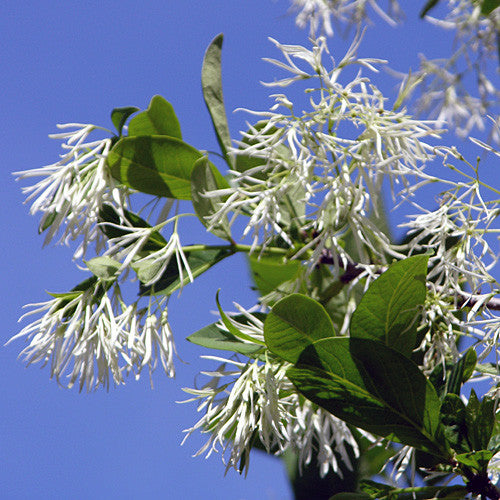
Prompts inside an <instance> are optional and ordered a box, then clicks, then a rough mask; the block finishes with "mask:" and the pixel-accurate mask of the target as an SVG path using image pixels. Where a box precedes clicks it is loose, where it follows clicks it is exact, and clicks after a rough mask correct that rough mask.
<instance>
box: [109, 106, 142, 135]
mask: <svg viewBox="0 0 500 500" xmlns="http://www.w3.org/2000/svg"><path fill="white" fill-rule="evenodd" d="M136 111H139V108H136V107H135V106H126V107H124V108H115V109H113V111H111V121H112V122H113V125H114V126H115V128H116V130H117V131H118V135H119V136H120V137H121V135H122V130H123V126H124V125H125V123H126V121H127V119H128V117H129V116H130V115H132V114H134V113H135V112H136Z"/></svg>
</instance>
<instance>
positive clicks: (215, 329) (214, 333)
mask: <svg viewBox="0 0 500 500" xmlns="http://www.w3.org/2000/svg"><path fill="white" fill-rule="evenodd" d="M253 315H254V316H255V317H257V318H258V319H260V320H261V321H264V319H265V317H266V315H265V314H263V313H253ZM232 319H234V321H237V322H238V323H243V324H245V323H248V318H247V317H246V316H244V315H243V314H237V315H236V316H233V317H232ZM187 340H189V341H190V342H192V343H193V344H197V345H200V346H203V347H206V348H208V349H220V350H223V351H232V352H237V353H239V354H243V355H245V356H251V355H252V354H255V353H257V352H259V351H261V350H262V346H258V345H255V344H253V343H246V342H243V341H242V340H240V339H239V338H238V337H235V336H234V335H233V334H232V333H230V332H228V331H225V330H222V329H221V328H220V326H219V324H218V323H212V324H211V325H207V326H205V327H204V328H202V329H201V330H198V331H197V332H195V333H193V334H191V335H189V337H187Z"/></svg>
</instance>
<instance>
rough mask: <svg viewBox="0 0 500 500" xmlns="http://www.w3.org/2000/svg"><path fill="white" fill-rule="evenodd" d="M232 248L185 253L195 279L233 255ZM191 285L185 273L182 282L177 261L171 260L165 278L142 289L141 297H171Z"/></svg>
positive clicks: (142, 286)
mask: <svg viewBox="0 0 500 500" xmlns="http://www.w3.org/2000/svg"><path fill="white" fill-rule="evenodd" d="M233 253H234V252H233V250H231V248H227V249H211V248H209V249H203V250H191V251H186V252H184V254H185V256H186V259H187V261H188V264H189V267H190V269H191V273H192V275H193V278H196V277H197V276H199V275H200V274H203V273H204V272H205V271H208V270H209V269H210V268H211V267H212V266H214V265H215V264H217V263H218V262H220V261H221V260H222V259H225V258H226V257H229V256H230V255H233ZM188 283H189V277H188V276H187V275H186V273H184V276H183V279H182V281H181V278H180V275H179V268H178V266H177V262H176V259H171V260H170V262H169V263H168V265H167V268H166V270H165V272H164V273H163V276H162V277H161V278H160V279H159V280H158V281H157V282H156V283H154V284H153V285H150V286H144V285H141V287H140V294H141V295H171V294H172V293H174V292H175V291H176V290H179V289H180V288H181V287H183V286H184V285H187V284H188Z"/></svg>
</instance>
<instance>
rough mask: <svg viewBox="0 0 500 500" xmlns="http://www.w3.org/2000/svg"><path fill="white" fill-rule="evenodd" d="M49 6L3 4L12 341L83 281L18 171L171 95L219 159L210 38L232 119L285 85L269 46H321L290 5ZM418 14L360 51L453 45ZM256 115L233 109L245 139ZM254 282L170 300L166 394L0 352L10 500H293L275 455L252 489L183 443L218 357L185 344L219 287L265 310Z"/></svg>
mask: <svg viewBox="0 0 500 500" xmlns="http://www.w3.org/2000/svg"><path fill="white" fill-rule="evenodd" d="M403 3H405V2H403ZM416 3H418V2H416ZM35 5H36V6H34V2H30V1H28V0H15V1H14V0H4V2H3V3H2V8H1V10H0V47H2V49H1V50H0V86H1V87H0V88H1V93H0V104H1V108H0V109H1V113H2V117H1V119H0V149H1V151H2V166H1V170H0V175H1V181H0V193H1V199H2V204H1V206H2V209H3V210H2V212H3V213H2V216H1V217H0V231H1V232H0V234H1V237H0V244H1V255H2V261H1V262H2V274H3V280H2V284H1V285H0V290H1V295H2V304H3V310H2V329H1V333H0V339H1V343H2V344H3V343H4V342H6V341H7V340H8V338H10V337H11V336H12V335H13V334H15V333H17V332H18V331H19V325H18V323H17V319H18V317H19V316H20V315H21V314H22V311H21V308H22V306H23V305H24V304H26V303H31V302H39V301H42V300H45V299H46V297H47V296H46V294H45V292H44V290H49V291H66V290H68V289H70V288H71V287H72V286H74V284H75V283H77V282H79V281H81V279H82V274H81V272H80V271H78V270H77V269H76V268H75V266H74V264H73V263H72V261H71V255H72V252H71V250H70V249H68V248H66V247H54V246H48V247H46V248H44V249H43V250H42V238H41V237H40V236H38V235H37V227H38V221H37V219H36V218H35V217H30V216H29V215H28V206H26V205H23V203H22V202H23V196H22V194H21V191H20V187H21V185H26V183H24V184H21V185H20V184H19V183H16V182H15V181H14V178H13V177H12V176H11V174H10V172H12V171H18V170H24V169H28V168H35V167H38V166H42V165H46V164H50V163H53V162H54V161H56V159H57V155H58V154H59V143H58V142H57V141H51V140H49V139H48V138H47V135H48V134H50V133H53V132H55V131H56V129H55V124H56V123H66V122H80V123H95V124H98V125H103V126H106V127H111V121H110V118H109V115H110V111H111V109H112V108H114V107H118V106H127V105H135V106H138V107H140V108H145V107H147V104H148V102H149V100H150V98H151V97H152V96H153V95H155V94H161V95H163V96H164V97H165V98H166V99H168V100H169V101H170V102H171V103H172V104H173V106H174V108H175V110H176V112H177V115H178V117H179V120H180V123H181V126H182V129H183V136H184V138H185V140H186V141H187V142H189V143H191V144H193V145H195V146H197V147H199V148H201V149H209V150H210V149H212V150H216V149H217V145H216V141H215V137H214V135H213V132H212V128H211V125H210V121H209V117H208V114H207V112H206V110H205V107H204V103H203V99H202V95H201V90H200V69H201V62H202V58H203V53H204V50H205V48H206V46H207V45H208V43H209V42H210V40H211V39H212V38H213V37H214V36H215V35H216V34H218V33H220V32H223V33H224V34H225V42H224V51H223V71H224V88H225V99H226V106H227V109H228V110H229V111H231V110H233V109H235V108H237V107H246V108H251V109H265V108H266V107H267V106H268V105H269V104H270V100H269V99H268V97H267V95H268V93H269V91H268V89H266V88H264V87H262V86H261V85H260V84H259V81H260V80H264V81H266V80H267V81H269V80H272V79H273V78H274V76H280V74H279V73H278V72H277V71H276V70H275V69H273V68H272V67H271V66H270V65H269V64H266V63H265V62H263V61H262V60H261V59H262V57H277V56H278V54H277V51H276V49H274V47H273V46H272V45H271V44H270V43H269V42H268V40H267V37H268V36H273V37H275V38H277V39H278V40H279V41H282V42H284V43H305V40H306V38H307V33H305V32H303V31H300V30H298V29H297V28H296V27H295V26H294V18H293V16H290V15H286V10H287V8H288V5H289V3H288V1H287V0H276V1H272V0H252V1H248V0H216V1H212V2H204V1H199V0H198V1H194V0H182V1H180V2H168V1H167V2H165V1H164V2H161V1H157V0H145V1H143V2H136V1H134V2H133V1H129V0H122V1H120V2H118V1H115V0H106V1H96V0H93V1H84V2H75V1H64V2H63V1H57V0H54V1H50V2H40V3H36V4H35ZM412 8H413V11H410V12H408V14H407V15H408V18H409V19H410V20H411V22H409V23H408V25H407V27H406V28H404V29H399V30H398V31H395V30H393V29H391V28H388V27H387V26H385V25H381V26H382V28H381V29H376V28H374V29H371V30H370V31H369V32H368V34H367V36H366V39H365V43H364V44H363V45H362V48H361V53H362V55H365V56H374V57H385V58H388V59H391V61H392V62H393V64H394V65H395V66H396V67H398V69H404V68H405V67H406V66H408V64H411V61H412V60H413V61H416V54H414V53H413V52H411V53H409V49H407V48H405V47H408V46H410V45H411V44H414V43H415V41H416V40H417V41H418V42H421V43H422V44H423V46H427V49H429V50H436V51H438V49H439V47H442V46H443V45H448V44H449V40H445V39H441V40H436V39H435V38H432V37H433V36H435V35H432V33H433V32H432V31H430V30H428V28H427V27H426V26H425V25H424V24H423V23H421V22H419V21H418V20H416V10H417V7H412ZM438 42H439V43H438ZM330 45H331V50H332V53H333V55H334V56H335V55H336V54H338V56H339V57H341V56H342V55H343V50H344V48H342V47H345V43H344V42H342V40H339V39H337V38H336V39H335V40H334V41H332V43H331V44H330ZM422 48H424V47H422ZM337 49H338V50H339V51H340V53H338V52H337ZM380 78H381V80H380V83H381V86H382V87H383V88H385V89H387V90H390V89H391V88H392V87H393V85H394V81H393V80H391V79H389V78H388V77H387V76H384V75H381V77H380ZM245 118H246V117H245V116H244V115H243V114H242V113H236V114H233V113H229V121H230V128H231V130H232V134H233V137H237V132H238V130H240V129H243V128H244V120H245ZM195 239H196V235H195V234H193V241H194V240H195ZM249 285H250V282H249V279H248V273H247V271H246V268H245V266H244V262H243V260H242V259H239V258H238V257H234V258H232V260H230V261H228V262H225V263H224V264H223V265H222V267H221V268H220V269H219V270H218V271H214V272H211V273H207V275H206V276H204V277H203V278H201V279H200V282H199V283H198V284H197V285H195V286H193V287H186V288H185V290H184V292H183V294H182V296H181V297H180V299H178V300H177V299H175V300H174V301H172V302H171V307H170V309H169V310H170V315H169V316H170V319H171V321H172V326H173V329H174V333H175V334H176V342H177V346H178V351H179V355H180V357H181V358H182V360H183V361H184V362H185V363H183V362H181V361H177V369H178V376H177V378H176V379H175V380H170V379H166V378H165V377H163V376H162V375H161V374H160V372H158V373H157V374H155V376H154V390H151V389H150V385H149V380H148V378H147V376H146V377H143V378H142V379H141V380H140V381H138V382H135V381H133V380H130V381H129V382H128V384H127V385H126V386H122V387H120V388H117V389H112V390H110V392H109V393H106V392H105V391H102V390H101V391H98V392H96V393H92V394H79V393H78V392H77V391H75V390H65V389H62V388H60V387H58V386H57V384H56V383H55V382H54V381H51V380H49V373H48V370H47V369H40V368H39V367H38V366H31V367H29V368H25V367H24V365H23V363H22V362H20V361H18V360H17V359H16V358H17V354H18V352H19V351H20V350H21V349H22V346H23V342H22V341H18V342H15V343H13V344H10V345H9V346H7V347H4V348H1V349H0V380H1V383H0V497H1V498H2V499H25V498H26V499H27V498H30V499H32V498H37V499H67V498H71V499H88V498H98V499H100V498H106V499H113V498H120V499H128V498H169V499H173V500H176V499H180V498H183V499H184V498H185V499H198V498H200V499H204V500H212V499H213V500H216V499H222V500H224V499H241V500H243V499H245V500H254V499H255V500H257V499H259V500H262V499H266V500H288V499H290V498H291V492H290V490H289V488H288V485H287V482H286V477H285V472H284V469H283V467H282V466H281V463H280V462H279V461H278V460H277V459H274V458H272V457H266V456H264V455H261V454H256V455H254V456H253V457H252V463H251V467H250V473H249V475H248V477H247V478H244V477H241V476H239V475H237V474H236V473H235V472H233V471H230V472H229V473H228V474H227V475H226V477H224V467H223V465H222V464H221V461H220V457H219V456H218V455H216V456H212V457H211V458H210V459H208V460H205V459H203V458H192V454H193V453H194V452H195V451H196V450H197V449H198V448H199V446H200V445H201V443H202V442H203V441H202V439H201V438H198V437H193V438H191V439H190V440H188V442H187V443H186V444H185V445H184V446H183V447H180V441H181V439H182V434H181V431H182V429H184V428H186V427H189V426H191V425H192V424H193V423H194V422H195V421H196V419H197V416H196V412H195V407H194V406H193V405H178V404H176V403H175V401H178V400H182V399H184V398H185V395H184V393H183V392H182V391H181V388H182V387H185V386H192V385H193V380H194V376H195V374H196V373H197V372H198V369H197V367H199V366H200V365H199V362H198V356H199V355H200V354H203V353H204V352H203V350H202V349H201V348H197V347H195V346H192V345H189V344H188V343H187V342H185V341H184V337H185V336H187V335H189V334H190V333H192V332H193V331H195V330H197V329H198V328H200V327H202V326H204V325H205V324H207V323H209V322H211V321H212V320H213V317H212V316H211V315H210V313H209V311H210V310H213V309H214V308H215V301H214V296H215V291H216V290H217V289H218V288H222V297H223V299H225V302H226V306H230V300H237V301H238V302H240V303H242V304H244V305H246V306H250V305H252V301H253V300H254V295H253V293H252V292H251V290H250V288H249Z"/></svg>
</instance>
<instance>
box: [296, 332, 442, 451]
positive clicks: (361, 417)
mask: <svg viewBox="0 0 500 500" xmlns="http://www.w3.org/2000/svg"><path fill="white" fill-rule="evenodd" d="M287 375H288V377H289V378H290V380H291V381H292V382H293V383H294V385H295V386H296V387H297V389H298V390H299V391H300V392H301V393H302V394H304V396H305V397H307V398H308V399H310V400H311V401H313V402H314V403H316V404H318V405H319V406H321V407H322V408H324V409H325V410H327V411H329V412H330V413H332V414H334V415H335V416H337V417H339V418H341V419H342V420H344V421H346V422H347V423H348V424H352V425H355V426H357V427H360V428H361V429H365V430H367V431H368V432H372V433H373V434H376V435H379V436H383V437H387V438H389V439H392V440H397V441H399V442H401V443H403V444H408V445H410V446H414V447H416V448H418V449H421V450H423V451H425V452H427V453H431V454H433V455H438V456H447V455H448V451H447V450H446V449H445V448H444V446H442V445H441V443H440V442H439V440H438V439H437V438H436V434H437V431H438V427H439V424H440V422H439V410H440V406H441V401H440V399H439V397H438V396H437V394H436V391H435V390H434V387H433V386H432V384H431V383H430V382H429V381H428V380H427V378H426V377H425V376H424V374H423V373H422V372H421V371H420V370H419V368H418V366H417V365H416V364H415V363H413V361H411V360H410V359H408V358H407V357H405V356H403V355H402V354H401V353H400V352H398V351H396V350H394V349H391V348H389V347H386V346H385V345H383V344H381V343H380V342H378V341H372V340H368V339H357V338H346V337H336V338H326V339H322V340H318V341H317V342H315V343H314V344H311V345H310V346H309V347H307V348H306V349H305V350H304V352H303V353H302V354H301V356H300V358H299V360H298V363H297V365H296V366H294V367H292V368H290V369H289V370H288V371H287Z"/></svg>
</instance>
